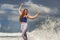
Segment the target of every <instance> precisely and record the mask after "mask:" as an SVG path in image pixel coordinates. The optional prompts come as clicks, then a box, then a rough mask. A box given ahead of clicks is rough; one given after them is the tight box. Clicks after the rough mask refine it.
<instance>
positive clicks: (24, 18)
mask: <svg viewBox="0 0 60 40" xmlns="http://www.w3.org/2000/svg"><path fill="white" fill-rule="evenodd" d="M22 6H23V3H21V5H20V7H19V9H18V12H19V14H20V16H19V17H20V23H21V31H22V37H23V39H24V40H27V33H26V32H27V29H28V24H27V19H28V18H30V19H34V18H36V17H37V16H38V15H39V14H40V13H39V12H37V14H36V15H34V16H30V15H28V9H26V8H25V9H24V10H23V11H22V9H21V8H22Z"/></svg>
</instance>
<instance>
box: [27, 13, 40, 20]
mask: <svg viewBox="0 0 60 40" xmlns="http://www.w3.org/2000/svg"><path fill="white" fill-rule="evenodd" d="M39 15H40V13H39V12H37V14H36V15H34V16H30V15H27V18H29V19H34V18H36V17H38V16H39Z"/></svg>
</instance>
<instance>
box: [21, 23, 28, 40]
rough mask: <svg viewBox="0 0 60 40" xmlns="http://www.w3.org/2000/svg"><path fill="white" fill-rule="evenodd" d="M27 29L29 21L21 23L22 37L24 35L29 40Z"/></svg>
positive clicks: (25, 39)
mask: <svg viewBox="0 0 60 40" xmlns="http://www.w3.org/2000/svg"><path fill="white" fill-rule="evenodd" d="M27 29H28V27H27V23H25V24H21V30H22V37H23V39H24V40H27V33H26V32H27Z"/></svg>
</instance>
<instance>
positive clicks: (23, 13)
mask: <svg viewBox="0 0 60 40" xmlns="http://www.w3.org/2000/svg"><path fill="white" fill-rule="evenodd" d="M25 10H26V11H27V12H26V13H25ZM27 14H28V9H26V8H25V9H24V10H23V12H22V15H21V16H20V22H22V18H23V17H24V15H27Z"/></svg>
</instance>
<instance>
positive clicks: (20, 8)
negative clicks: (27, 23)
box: [18, 3, 23, 15]
mask: <svg viewBox="0 0 60 40" xmlns="http://www.w3.org/2000/svg"><path fill="white" fill-rule="evenodd" d="M22 6H23V3H21V5H20V7H19V9H18V12H19V14H20V15H21V14H22Z"/></svg>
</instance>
